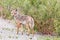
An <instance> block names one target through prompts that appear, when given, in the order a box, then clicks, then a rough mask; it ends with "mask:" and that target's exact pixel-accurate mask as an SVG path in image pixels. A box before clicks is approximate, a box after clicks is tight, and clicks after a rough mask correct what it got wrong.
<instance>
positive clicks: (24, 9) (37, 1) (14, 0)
mask: <svg viewBox="0 0 60 40" xmlns="http://www.w3.org/2000/svg"><path fill="white" fill-rule="evenodd" d="M0 5H1V6H2V7H3V8H4V10H3V12H2V14H1V13H0V15H3V14H4V15H5V16H4V17H5V18H7V19H12V18H13V17H12V16H11V15H10V11H9V9H10V7H12V8H14V9H15V8H19V9H20V11H21V13H23V14H25V15H29V16H32V17H33V18H34V20H35V27H34V29H35V30H37V31H38V32H41V33H43V34H51V35H52V34H53V33H56V34H58V35H60V0H0Z"/></svg>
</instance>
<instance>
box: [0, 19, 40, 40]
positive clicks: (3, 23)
mask: <svg viewBox="0 0 60 40" xmlns="http://www.w3.org/2000/svg"><path fill="white" fill-rule="evenodd" d="M38 37H39V35H34V36H32V35H30V36H27V35H26V33H23V35H21V32H20V33H19V34H18V35H17V34H16V27H15V25H14V24H13V23H11V21H9V20H4V19H2V18H0V39H1V40H37V38H38ZM31 38H32V39H31Z"/></svg>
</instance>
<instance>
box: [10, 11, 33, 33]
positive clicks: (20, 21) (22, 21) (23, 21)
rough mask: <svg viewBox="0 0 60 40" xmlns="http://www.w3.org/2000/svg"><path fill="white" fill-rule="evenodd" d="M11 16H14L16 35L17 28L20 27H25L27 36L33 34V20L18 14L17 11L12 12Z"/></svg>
mask: <svg viewBox="0 0 60 40" xmlns="http://www.w3.org/2000/svg"><path fill="white" fill-rule="evenodd" d="M11 15H12V16H14V19H15V21H16V24H17V34H18V32H19V28H20V27H21V25H25V28H27V30H28V33H29V34H30V33H32V34H33V33H34V29H33V28H34V20H33V18H32V17H30V16H27V15H22V14H19V12H18V11H17V10H12V11H11ZM31 31H32V32H31Z"/></svg>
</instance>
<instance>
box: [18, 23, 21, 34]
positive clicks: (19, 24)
mask: <svg viewBox="0 0 60 40" xmlns="http://www.w3.org/2000/svg"><path fill="white" fill-rule="evenodd" d="M19 28H21V23H17V34H18V33H19Z"/></svg>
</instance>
